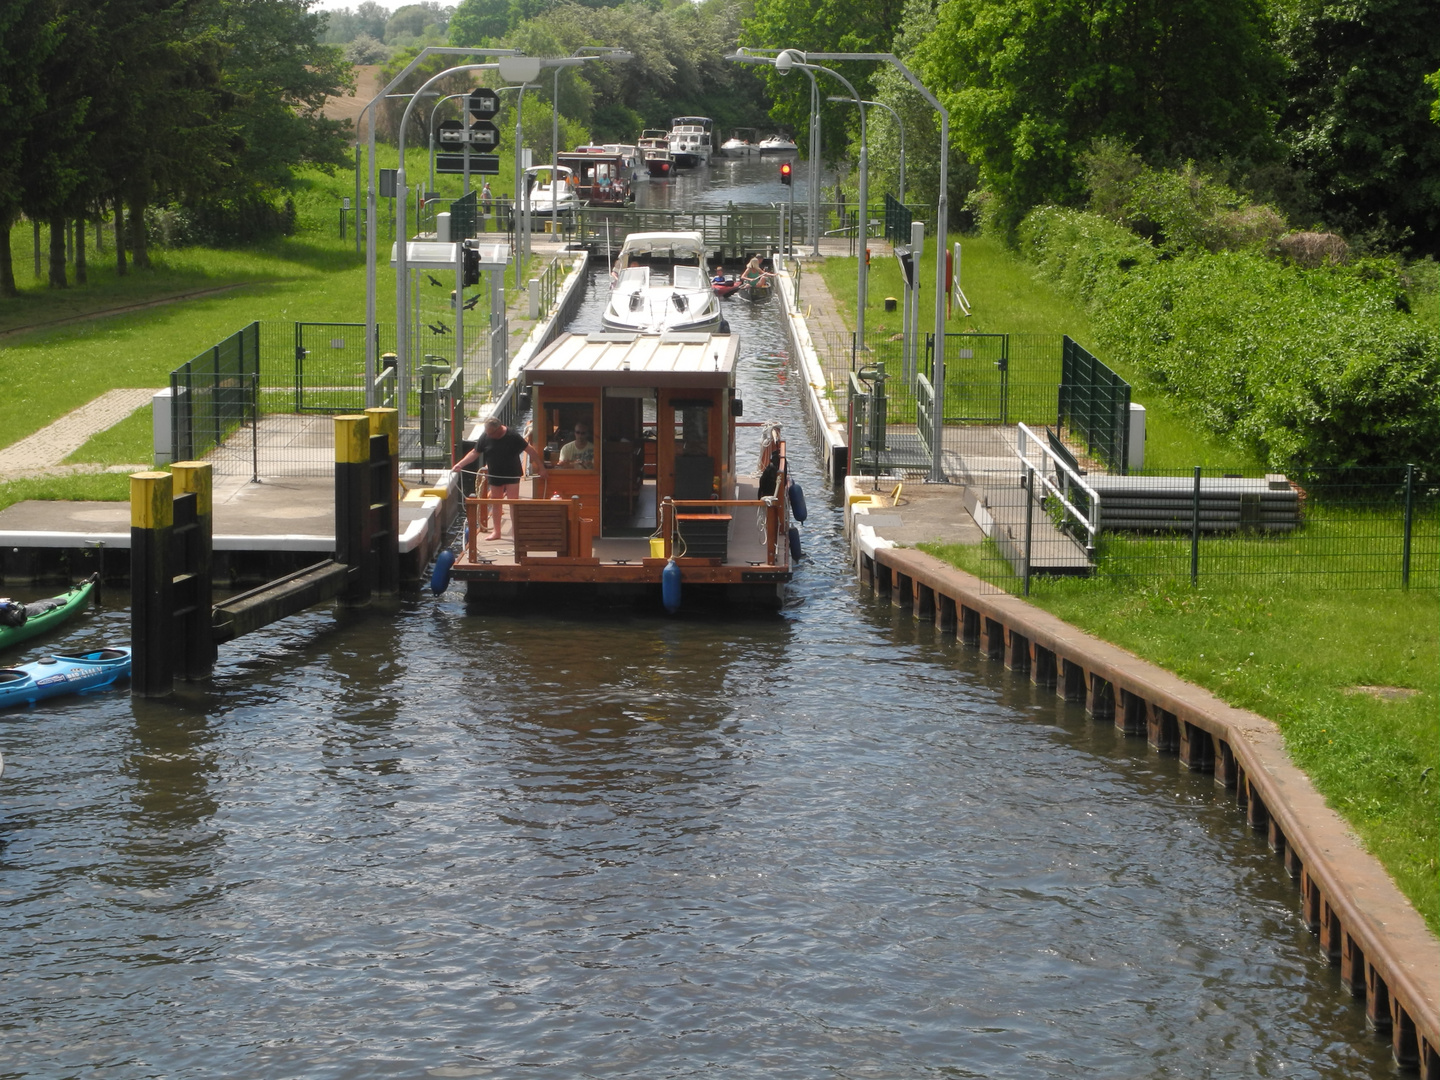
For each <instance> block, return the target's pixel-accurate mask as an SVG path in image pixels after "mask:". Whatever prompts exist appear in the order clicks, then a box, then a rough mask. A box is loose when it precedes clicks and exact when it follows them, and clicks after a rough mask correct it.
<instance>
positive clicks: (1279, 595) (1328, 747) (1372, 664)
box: [824, 238, 1440, 932]
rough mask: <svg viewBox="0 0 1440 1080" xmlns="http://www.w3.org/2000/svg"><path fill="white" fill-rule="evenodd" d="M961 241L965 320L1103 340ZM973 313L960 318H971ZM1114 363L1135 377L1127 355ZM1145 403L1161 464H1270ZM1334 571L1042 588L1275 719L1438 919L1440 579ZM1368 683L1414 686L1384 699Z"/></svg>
mask: <svg viewBox="0 0 1440 1080" xmlns="http://www.w3.org/2000/svg"><path fill="white" fill-rule="evenodd" d="M963 243H964V245H965V247H964V252H965V258H964V271H965V273H964V287H965V291H966V293H967V295H968V296H969V298H970V300H971V301H972V304H973V310H974V314H973V316H972V317H971V318H970V319H966V320H963V322H964V324H965V328H967V329H974V330H980V331H987V332H999V331H1009V332H1014V333H1068V334H1070V335H1071V336H1072V337H1074V338H1075V339H1076V340H1078V341H1080V342H1081V343H1082V344H1089V343H1090V340H1091V337H1090V324H1089V319H1088V317H1087V315H1086V313H1085V311H1084V310H1083V309H1082V308H1080V307H1079V306H1078V305H1075V304H1073V303H1072V302H1070V301H1069V300H1068V299H1067V298H1066V297H1065V296H1063V295H1061V294H1059V293H1058V292H1057V291H1056V290H1055V289H1054V288H1053V287H1052V286H1050V285H1048V284H1047V283H1045V282H1042V281H1038V280H1037V279H1036V278H1035V276H1034V275H1033V273H1032V272H1031V270H1030V268H1029V267H1028V266H1026V265H1025V263H1023V262H1022V261H1021V260H1020V259H1018V258H1017V257H1015V256H1013V255H1012V254H1010V253H1009V252H1007V251H1006V250H1005V249H1004V248H1003V247H1002V246H1001V245H1000V244H998V243H997V242H995V241H992V240H988V239H984V238H979V239H977V238H966V239H965V240H964V241H963ZM855 265H856V263H855V260H854V259H830V260H827V262H826V265H825V270H824V273H825V278H826V283H827V285H828V286H829V288H830V291H831V293H832V295H834V296H835V298H836V300H837V302H838V303H840V304H841V306H842V307H843V308H845V309H846V310H845V315H846V317H847V318H850V319H851V320H852V325H853V313H854V298H855ZM871 281H872V284H871V288H870V296H871V298H873V299H875V300H876V303H874V304H872V305H867V313H866V315H867V321H871V323H872V325H876V326H879V325H882V324H883V323H884V320H885V319H886V315H885V313H884V311H883V297H884V296H885V295H886V294H887V293H889V294H890V295H899V294H898V291H897V290H898V289H899V288H900V281H899V274H898V271H897V270H896V269H895V268H894V266H893V263H891V262H889V261H883V262H882V261H881V260H876V262H875V263H874V264H873V265H872V278H871ZM926 302H927V303H928V301H926ZM889 318H890V319H891V320H892V321H894V320H895V318H896V317H895V316H893V315H891V316H889ZM960 322H961V320H959V319H958V318H957V319H956V320H955V321H954V322H952V326H955V327H956V328H957V329H959V324H960ZM1101 359H1103V360H1106V361H1107V362H1110V360H1109V358H1108V357H1103V356H1102V357H1101ZM1112 366H1113V367H1115V369H1116V370H1117V371H1119V373H1120V374H1121V375H1122V376H1126V377H1129V376H1130V374H1131V373H1130V372H1127V371H1126V369H1125V366H1124V365H1123V364H1122V363H1112ZM1144 404H1145V405H1146V409H1147V421H1148V426H1149V439H1148V441H1147V446H1146V454H1147V466H1149V467H1152V468H1156V469H1160V470H1165V471H1170V470H1179V469H1187V468H1189V467H1191V466H1193V465H1197V464H1199V465H1202V466H1204V467H1205V468H1206V471H1207V472H1211V471H1225V472H1241V471H1244V472H1252V473H1253V472H1255V471H1260V470H1261V466H1260V463H1259V462H1258V461H1257V460H1256V459H1255V458H1254V456H1253V455H1252V454H1250V453H1248V452H1247V451H1245V450H1244V449H1243V448H1237V447H1233V446H1229V445H1225V444H1223V443H1221V442H1219V441H1218V440H1216V439H1214V438H1212V437H1209V436H1207V435H1206V434H1205V433H1204V432H1199V431H1196V430H1194V428H1193V426H1192V425H1190V424H1189V423H1187V421H1186V419H1185V417H1184V416H1183V414H1182V413H1181V412H1180V411H1179V410H1178V409H1176V408H1175V407H1173V406H1172V405H1171V404H1170V403H1168V402H1166V401H1165V400H1164V399H1163V398H1158V399H1156V398H1152V399H1149V400H1146V401H1145V402H1144ZM924 546H925V549H926V550H928V551H930V552H931V553H932V554H935V555H937V556H938V557H940V558H943V559H945V560H947V561H949V562H951V563H953V564H954V565H957V566H959V567H961V568H962V569H968V570H972V571H982V572H984V573H985V574H986V575H987V576H993V572H994V562H993V560H986V559H985V556H984V554H983V553H982V552H981V551H980V550H979V549H977V548H975V547H963V546H960V545H924ZM1325 584H1326V583H1325V582H1316V581H1315V580H1314V577H1313V575H1305V577H1304V578H1295V579H1289V578H1285V577H1271V576H1254V577H1230V578H1205V577H1203V576H1202V578H1201V582H1200V585H1199V587H1198V588H1193V587H1192V586H1191V585H1190V583H1189V581H1188V579H1182V580H1178V581H1176V580H1170V581H1164V580H1151V581H1144V580H1139V579H1130V578H1114V577H1111V578H1106V577H1101V578H1095V579H1091V580H1083V581H1081V580H1069V581H1066V580H1043V579H1037V580H1036V581H1034V582H1033V583H1032V592H1031V597H1030V599H1031V602H1033V603H1035V604H1036V605H1037V606H1039V607H1042V608H1044V609H1045V610H1047V611H1050V612H1052V613H1053V614H1055V615H1057V616H1059V617H1060V618H1062V619H1065V620H1066V621H1067V622H1070V623H1071V624H1073V625H1075V626H1079V627H1081V628H1083V629H1085V630H1087V631H1089V632H1090V633H1093V634H1095V635H1097V636H1098V637H1101V638H1104V639H1105V640H1107V641H1111V642H1114V643H1115V644H1117V645H1120V646H1121V647H1123V648H1126V649H1129V650H1130V651H1131V652H1134V653H1136V654H1137V655H1139V656H1142V657H1144V658H1145V659H1147V660H1150V661H1152V662H1154V663H1156V664H1159V665H1161V666H1162V667H1165V668H1167V669H1169V670H1171V671H1174V672H1175V673H1176V674H1178V675H1180V676H1181V677H1183V678H1185V679H1188V680H1190V681H1191V682H1194V683H1196V684H1198V685H1200V686H1204V687H1205V688H1207V689H1208V690H1210V691H1212V692H1213V693H1215V694H1216V695H1218V696H1219V697H1220V698H1222V699H1223V700H1225V701H1227V702H1229V703H1231V704H1233V705H1236V706H1239V707H1241V708H1246V709H1250V710H1253V711H1254V712H1256V713H1259V714H1260V715H1262V716H1265V717H1268V718H1269V719H1271V720H1273V721H1274V722H1275V723H1276V724H1277V725H1279V727H1280V729H1281V731H1282V732H1283V733H1284V735H1285V739H1286V744H1287V746H1288V747H1289V750H1290V753H1291V755H1292V756H1293V757H1294V759H1295V761H1296V763H1297V764H1299V765H1300V767H1301V768H1303V769H1304V770H1305V771H1306V772H1307V773H1308V774H1309V776H1310V777H1311V779H1312V780H1313V781H1314V782H1315V784H1316V786H1317V788H1318V789H1319V790H1320V791H1321V792H1322V793H1323V794H1324V796H1325V798H1326V799H1327V801H1328V802H1329V803H1330V805H1331V806H1332V807H1333V808H1334V809H1335V810H1336V811H1338V812H1339V813H1340V814H1341V815H1343V816H1344V817H1345V819H1346V820H1347V821H1348V822H1349V823H1350V824H1351V825H1352V827H1353V828H1354V829H1355V831H1356V833H1357V834H1358V835H1359V836H1360V837H1361V838H1362V840H1363V841H1364V843H1365V844H1366V845H1367V846H1368V847H1369V849H1370V850H1371V851H1373V852H1374V853H1375V854H1376V855H1377V856H1378V857H1379V858H1380V860H1381V861H1382V862H1383V863H1384V864H1385V866H1386V868H1387V869H1388V870H1389V872H1390V874H1391V875H1392V876H1393V877H1394V879H1395V881H1396V883H1397V884H1398V885H1399V887H1400V888H1401V890H1402V891H1403V892H1404V893H1405V895H1406V896H1408V897H1409V898H1410V900H1411V902H1412V903H1413V904H1414V905H1415V906H1416V908H1417V910H1419V911H1420V913H1421V914H1422V915H1423V916H1424V918H1425V919H1426V921H1427V922H1428V923H1429V925H1430V927H1431V929H1432V930H1435V931H1437V932H1440V910H1437V908H1440V889H1437V868H1440V829H1437V815H1436V793H1437V790H1440V776H1437V773H1440V768H1437V764H1440V762H1437V746H1440V708H1437V700H1440V697H1437V691H1440V598H1437V595H1436V593H1435V591H1434V590H1433V589H1432V590H1423V589H1414V590H1411V591H1409V592H1402V591H1400V590H1375V591H1367V592H1356V591H1350V590H1344V589H1338V588H1326V587H1324V586H1325ZM1360 687H1392V688H1397V689H1398V690H1401V691H1413V693H1409V694H1408V695H1407V694H1401V695H1398V696H1393V697H1389V696H1377V695H1376V693H1374V692H1368V691H1365V690H1361V689H1357V688H1360Z"/></svg>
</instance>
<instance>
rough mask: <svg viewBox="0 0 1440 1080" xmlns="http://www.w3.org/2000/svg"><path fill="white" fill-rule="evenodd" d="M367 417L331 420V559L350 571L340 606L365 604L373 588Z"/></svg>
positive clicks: (373, 559)
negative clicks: (333, 548) (333, 519)
mask: <svg viewBox="0 0 1440 1080" xmlns="http://www.w3.org/2000/svg"><path fill="white" fill-rule="evenodd" d="M370 524H371V516H370V418H369V417H368V416H337V417H335V559H336V561H337V562H342V563H344V564H345V565H346V566H348V567H349V568H350V581H349V584H348V585H347V586H346V587H345V590H344V591H343V592H342V593H341V594H340V601H341V603H345V604H365V603H369V601H370V593H371V591H372V589H373V588H374V583H375V582H374V579H375V557H374V552H373V550H372V548H371V527H370Z"/></svg>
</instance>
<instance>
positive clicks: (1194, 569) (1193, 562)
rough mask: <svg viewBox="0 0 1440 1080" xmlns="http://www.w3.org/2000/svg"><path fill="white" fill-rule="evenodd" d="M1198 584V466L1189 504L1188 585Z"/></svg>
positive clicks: (1197, 466)
mask: <svg viewBox="0 0 1440 1080" xmlns="http://www.w3.org/2000/svg"><path fill="white" fill-rule="evenodd" d="M1199 583H1200V466H1199V465H1196V466H1195V494H1194V497H1193V499H1192V500H1191V504H1190V584H1191V585H1198V584H1199Z"/></svg>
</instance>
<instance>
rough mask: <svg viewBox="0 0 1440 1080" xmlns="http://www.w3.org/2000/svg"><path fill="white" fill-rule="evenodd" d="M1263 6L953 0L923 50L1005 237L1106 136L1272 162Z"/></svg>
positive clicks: (1069, 194) (1049, 198)
mask: <svg viewBox="0 0 1440 1080" xmlns="http://www.w3.org/2000/svg"><path fill="white" fill-rule="evenodd" d="M1268 32H1269V27H1268V23H1267V20H1266V17H1265V14H1264V12H1263V11H1262V10H1261V7H1260V5H1259V3H1258V0H1192V2H1190V3H1186V4H1172V3H1169V2H1167V0H949V2H948V3H945V4H943V5H941V7H940V9H939V15H938V18H937V22H936V28H935V30H934V32H933V33H932V34H930V35H929V36H928V37H927V38H926V39H925V40H924V41H923V42H921V43H920V44H919V45H918V46H917V49H916V53H915V58H916V65H917V66H918V67H919V69H920V74H921V77H922V78H923V79H924V80H925V82H926V84H927V85H929V86H934V87H950V88H953V89H949V90H945V91H943V92H942V93H941V94H940V96H941V97H942V100H945V102H946V105H947V107H948V108H949V109H950V112H951V118H952V123H953V124H954V125H955V127H954V136H955V139H956V142H957V145H958V148H959V149H961V150H962V151H964V152H965V153H966V154H967V155H968V156H969V157H970V158H971V160H973V161H974V162H975V163H976V165H977V166H978V167H979V171H980V176H981V179H982V182H983V185H984V187H985V189H986V192H987V194H988V196H989V197H990V198H991V200H992V209H993V212H994V215H995V217H994V220H995V222H996V224H997V225H998V226H999V227H1000V228H1001V229H1002V231H1004V232H1006V233H1008V232H1009V231H1010V230H1011V229H1012V228H1013V226H1014V225H1015V223H1016V222H1018V221H1019V219H1020V217H1021V216H1022V215H1023V214H1024V212H1025V211H1026V210H1027V209H1029V208H1030V207H1032V206H1035V205H1037V204H1040V203H1043V202H1062V203H1063V202H1071V201H1075V200H1077V199H1078V198H1079V197H1080V196H1081V194H1082V192H1081V185H1080V182H1079V170H1078V169H1077V168H1076V155H1077V154H1078V153H1080V152H1081V151H1083V150H1084V149H1085V147H1086V146H1088V145H1089V144H1090V143H1091V142H1092V141H1093V140H1094V139H1096V138H1097V137H1101V136H1110V137H1113V138H1117V139H1121V140H1123V141H1125V142H1127V143H1129V144H1131V145H1133V146H1134V147H1135V148H1136V151H1137V152H1138V153H1139V154H1140V155H1141V157H1142V158H1143V159H1144V160H1145V161H1147V162H1151V163H1154V164H1166V163H1170V162H1175V161H1179V160H1184V159H1187V158H1194V159H1196V160H1201V161H1208V160H1214V159H1217V158H1221V157H1232V158H1241V159H1246V160H1251V161H1255V160H1264V159H1266V158H1267V157H1269V156H1271V155H1272V154H1273V153H1274V151H1273V149H1272V145H1271V141H1270V134H1269V133H1270V130H1271V124H1272V111H1271V110H1272V108H1273V102H1274V97H1275V94H1276V91H1277V84H1278V79H1279V77H1280V68H1279V62H1278V58H1277V57H1276V55H1275V54H1274V51H1273V49H1272V48H1271V46H1270V45H1269V37H1268Z"/></svg>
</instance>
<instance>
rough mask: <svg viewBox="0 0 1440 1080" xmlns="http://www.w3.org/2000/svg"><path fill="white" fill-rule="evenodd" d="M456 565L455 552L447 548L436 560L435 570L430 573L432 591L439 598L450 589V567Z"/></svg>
mask: <svg viewBox="0 0 1440 1080" xmlns="http://www.w3.org/2000/svg"><path fill="white" fill-rule="evenodd" d="M454 565H455V552H453V551H451V550H450V549H449V548H446V549H445V550H444V551H442V552H441V553H440V554H439V556H438V557H437V558H436V559H435V569H434V570H432V571H431V572H430V591H431V592H432V593H434V594H435V595H436V596H439V595H440V594H441V593H443V592H444V591H445V590H446V589H448V588H449V587H450V567H452V566H454Z"/></svg>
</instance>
